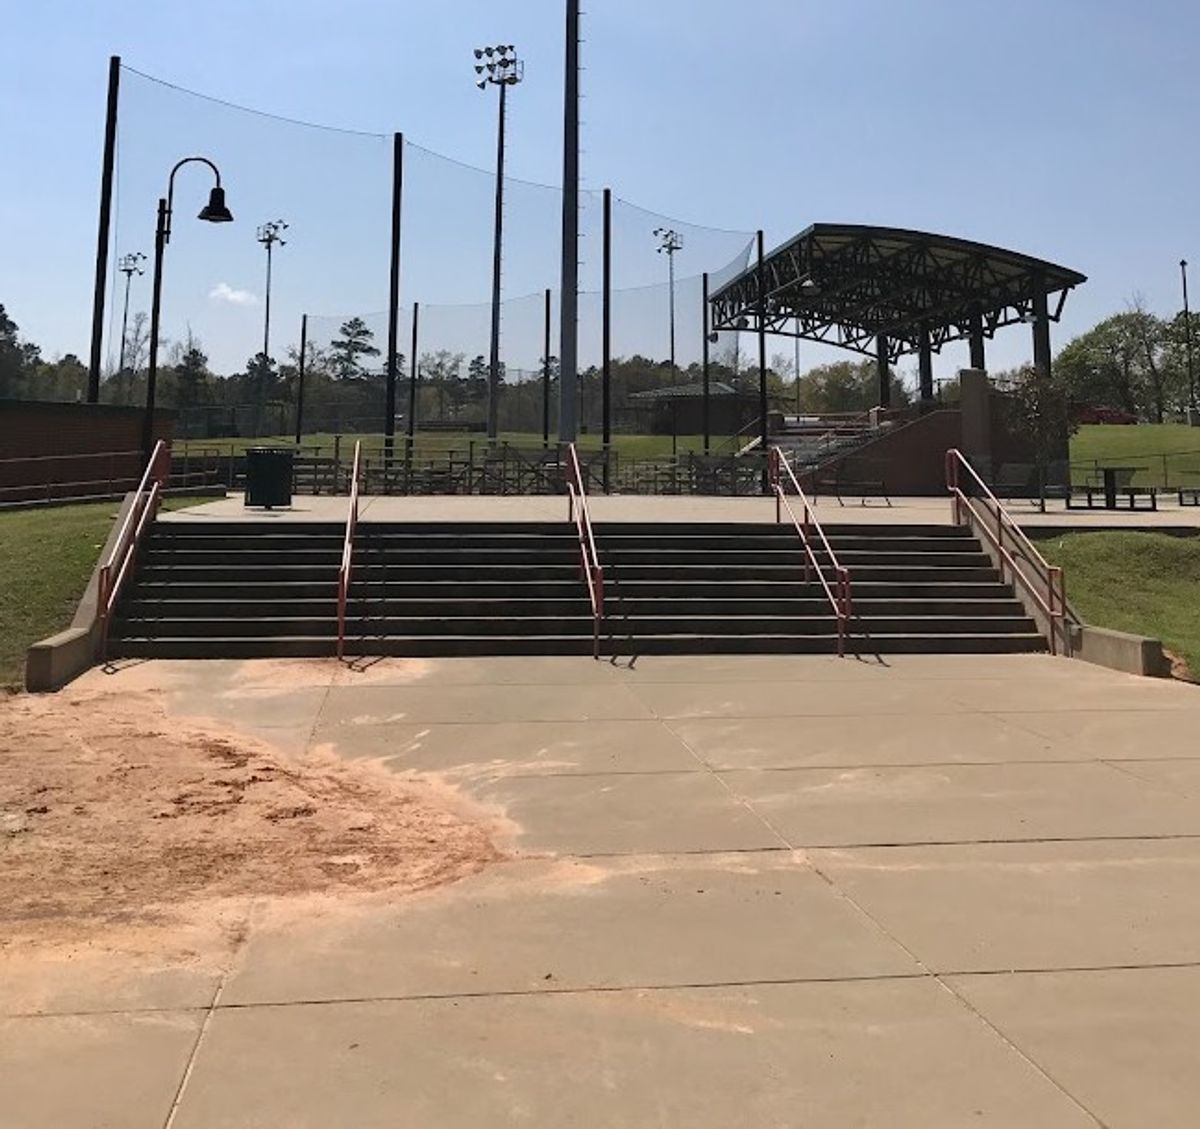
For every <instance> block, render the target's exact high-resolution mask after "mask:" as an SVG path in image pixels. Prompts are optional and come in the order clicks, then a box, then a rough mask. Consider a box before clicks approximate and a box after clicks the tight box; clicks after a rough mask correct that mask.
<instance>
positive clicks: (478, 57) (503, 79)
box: [475, 43, 525, 443]
mask: <svg viewBox="0 0 1200 1129" xmlns="http://www.w3.org/2000/svg"><path fill="white" fill-rule="evenodd" d="M516 50H517V49H516V48H515V47H514V46H513V45H512V44H511V43H510V44H508V45H507V46H506V45H504V44H501V45H500V46H498V47H476V48H475V75H476V79H475V85H476V86H478V87H479V89H480V90H486V89H487V88H488V87H489V86H498V87H499V88H500V106H499V117H498V125H497V128H496V227H495V239H494V242H493V247H492V341H491V353H490V356H489V359H488V396H487V434H488V441H489V442H492V443H494V442H495V441H496V436H497V432H498V423H499V418H500V275H501V264H502V262H503V259H502V249H503V246H504V115H505V110H506V108H507V94H508V88H509V87H510V86H516V85H517V83H518V82H520V81H521V79H522V78H524V77H525V64H524V63H522V62H521V61H520V59H518V58H517V54H516Z"/></svg>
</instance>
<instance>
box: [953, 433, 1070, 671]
mask: <svg viewBox="0 0 1200 1129" xmlns="http://www.w3.org/2000/svg"><path fill="white" fill-rule="evenodd" d="M963 471H966V476H967V482H968V484H973V487H974V489H975V490H977V491H978V494H977V495H976V498H975V499H973V498H971V497H969V496H968V495H967V494H966V493H965V492H964V491H963V489H962V482H963V478H962V475H963ZM946 489H947V490H949V491H950V505H951V514H952V516H953V519H954V524H955V525H966V524H970V526H971V527H972V528H975V529H978V530H979V532H980V533H982V534H983V536H984V537H986V538H987V540H988V542H989V543H990V544H991V546H992V548H993V549H995V551H996V555H997V557H998V558H999V566H998V567H999V572H1000V579H1001V580H1002V581H1003V580H1004V579H1005V571H1006V569H1007V571H1008V573H1009V574H1010V575H1011V577H1012V582H1013V583H1014V584H1019V585H1020V586H1021V587H1022V588H1023V589H1024V590H1025V591H1026V592H1027V593H1028V594H1029V596H1030V598H1031V599H1032V600H1033V602H1034V604H1036V605H1037V607H1038V608H1039V609H1040V610H1041V612H1042V614H1043V615H1045V617H1046V621H1047V624H1048V626H1049V631H1048V632H1047V636H1048V639H1049V643H1050V653H1051V654H1052V655H1054V654H1057V653H1058V650H1059V647H1060V646H1061V648H1062V652H1063V654H1064V655H1067V656H1070V654H1071V632H1070V630H1069V629H1068V626H1067V619H1068V616H1069V614H1070V611H1069V609H1068V607H1067V590H1066V584H1065V581H1064V579H1063V570H1062V569H1061V568H1059V566H1058V565H1052V564H1050V562H1049V561H1047V560H1046V558H1045V557H1043V556H1042V554H1041V553H1039V552H1038V551H1037V549H1036V548H1035V547H1034V544H1033V542H1032V541H1030V540H1029V538H1028V537H1027V536H1026V535H1025V532H1024V531H1023V530H1022V529H1021V527H1020V526H1019V525H1018V524H1017V523H1016V521H1015V520H1014V519H1013V517H1012V515H1011V514H1010V513H1009V512H1008V510H1006V509H1005V508H1004V506H1003V505H1002V504H1001V502H1000V499H999V498H997V497H996V495H995V494H993V493H992V491H991V490H990V489H989V487H988V485H987V483H986V482H984V481H983V479H982V478H980V477H979V474H978V473H977V472H976V470H975V468H974V467H973V466H972V465H971V464H970V462H968V461H967V458H966V456H965V455H964V454H963V453H962V452H961V451H960V450H958V448H956V447H951V448H950V450H948V451H947V452H946ZM976 500H978V501H981V502H982V503H983V504H984V506H985V507H986V512H982V513H981V512H980V508H979V507H978V506H976V505H975V501H976ZM967 515H970V518H971V520H970V522H969V523H968V522H967V521H966V520H964V519H965V518H966V516H967ZM1027 570H1029V571H1027ZM1030 571H1032V572H1033V574H1034V575H1033V576H1031V575H1030V574H1029V572H1030Z"/></svg>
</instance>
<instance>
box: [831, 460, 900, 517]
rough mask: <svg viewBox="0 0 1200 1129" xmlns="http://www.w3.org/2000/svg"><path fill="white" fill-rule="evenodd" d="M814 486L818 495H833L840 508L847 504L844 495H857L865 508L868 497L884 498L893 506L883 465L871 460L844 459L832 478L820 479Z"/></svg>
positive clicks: (837, 466)
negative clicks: (823, 493)
mask: <svg viewBox="0 0 1200 1129" xmlns="http://www.w3.org/2000/svg"><path fill="white" fill-rule="evenodd" d="M814 486H815V489H816V493H817V494H818V495H819V494H821V493H822V492H825V493H831V494H833V496H834V497H835V498H837V502H838V505H839V506H844V505H845V504H846V503H845V500H844V499H843V497H842V495H843V494H850V495H852V496H855V495H856V496H857V497H858V499H859V504H860V505H863V506H865V505H866V504H867V498H868V497H876V498H882V499H883V500H884V501H885V502H886V503H887V504H888V505H889V506H890V505H891V504H892V499H891V497H890V495H889V494H888V488H887V481H886V479H885V478H884V476H883V467H882V464H880V463H877V462H874V461H873V460H870V459H861V458H846V459H842V460H841V461H840V462H839V463H837V465H836V466H835V467H834V468H833V475H832V476H831V477H828V478H818V479H817V480H816V482H815V483H814Z"/></svg>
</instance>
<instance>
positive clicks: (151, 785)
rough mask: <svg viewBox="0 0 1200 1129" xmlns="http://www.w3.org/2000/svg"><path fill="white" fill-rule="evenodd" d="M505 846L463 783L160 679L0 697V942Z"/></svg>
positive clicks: (409, 882) (421, 875) (368, 884)
mask: <svg viewBox="0 0 1200 1129" xmlns="http://www.w3.org/2000/svg"><path fill="white" fill-rule="evenodd" d="M498 857H499V854H498V851H497V849H496V847H495V846H494V845H493V841H492V828H491V827H490V826H489V824H488V822H487V821H486V819H484V818H483V817H482V816H481V815H480V813H478V812H475V811H472V810H470V809H469V808H468V807H467V806H466V804H465V802H463V801H461V800H459V799H458V797H457V796H456V795H455V794H454V793H452V792H450V791H449V790H447V789H446V788H445V787H444V786H440V785H437V784H434V783H432V782H431V783H429V784H423V783H422V782H421V781H420V780H419V779H417V778H412V777H406V778H404V779H400V778H398V777H397V776H395V775H394V774H392V773H390V772H388V771H387V770H386V769H384V768H382V767H381V766H379V765H378V764H374V763H372V762H368V761H345V760H342V759H340V758H339V757H337V756H336V755H335V754H334V753H333V752H331V751H329V750H327V749H325V750H316V751H314V752H312V753H310V754H307V755H305V756H303V757H289V756H286V755H284V754H282V753H281V752H279V751H278V750H276V749H273V748H271V747H270V746H269V745H266V744H264V743H262V742H260V741H256V740H254V739H251V738H247V737H245V736H243V735H240V734H238V733H236V732H234V731H232V730H230V729H227V728H223V727H221V726H220V725H219V724H217V723H212V722H208V721H196V720H187V719H184V720H181V719H177V718H171V717H168V716H167V714H166V712H165V711H164V709H163V707H162V705H161V702H160V700H159V696H158V695H156V694H153V693H148V692H134V693H118V692H113V691H104V692H99V693H98V692H88V691H74V692H73V691H66V692H64V693H62V694H59V695H55V696H53V697H44V698H42V697H17V698H10V699H8V700H0V948H3V947H4V944H5V942H8V943H14V942H18V941H21V940H23V939H24V940H34V939H39V938H40V939H45V940H86V939H88V938H89V937H93V936H95V934H96V933H97V931H103V930H117V931H120V929H123V928H128V927H130V926H140V925H143V924H144V925H149V926H151V927H153V925H155V924H162V925H169V924H171V923H172V922H176V923H177V922H178V920H179V918H180V916H181V915H182V914H183V913H184V909H183V907H184V906H185V904H186V905H187V906H188V907H189V909H190V910H194V908H195V904H196V903H197V902H209V903H213V904H215V903H216V902H217V901H218V900H228V899H231V898H235V899H237V898H243V897H250V898H259V897H277V898H287V897H299V896H307V895H313V894H336V893H338V892H346V893H352V892H356V893H362V892H371V891H379V890H397V891H413V890H422V889H428V888H429V887H432V886H437V885H440V884H442V883H446V882H451V881H454V880H455V879H458V878H461V877H463V876H465V875H467V874H471V873H473V872H475V871H477V870H479V869H480V868H481V867H483V866H485V865H486V864H487V863H489V862H491V861H493V860H495V859H496V858H498Z"/></svg>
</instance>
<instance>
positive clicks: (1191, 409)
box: [1179, 259, 1200, 425]
mask: <svg viewBox="0 0 1200 1129" xmlns="http://www.w3.org/2000/svg"><path fill="white" fill-rule="evenodd" d="M1179 273H1180V275H1181V276H1182V277H1183V341H1184V348H1185V349H1186V350H1187V377H1188V412H1187V414H1188V423H1190V424H1192V425H1196V424H1197V423H1198V422H1200V420H1198V418H1197V408H1196V373H1195V370H1194V369H1193V368H1192V312H1191V310H1190V309H1188V287H1187V259H1180V260H1179Z"/></svg>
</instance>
